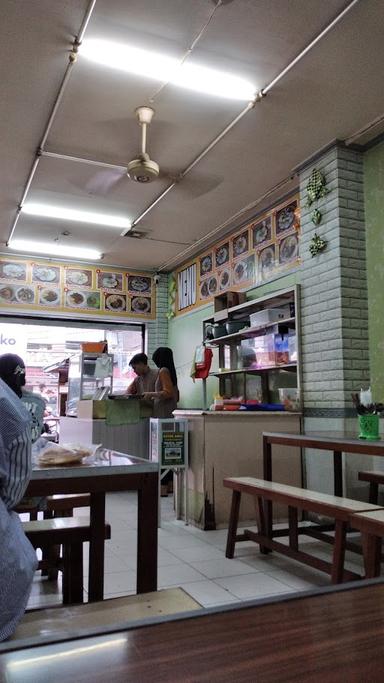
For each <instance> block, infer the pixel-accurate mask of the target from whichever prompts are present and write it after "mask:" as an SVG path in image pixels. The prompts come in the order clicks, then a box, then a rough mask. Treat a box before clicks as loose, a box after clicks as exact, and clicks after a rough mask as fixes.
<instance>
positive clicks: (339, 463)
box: [333, 451, 343, 496]
mask: <svg viewBox="0 0 384 683" xmlns="http://www.w3.org/2000/svg"><path fill="white" fill-rule="evenodd" d="M342 456H343V454H342V452H341V451H334V452H333V486H334V492H335V496H342V495H343V457H342Z"/></svg>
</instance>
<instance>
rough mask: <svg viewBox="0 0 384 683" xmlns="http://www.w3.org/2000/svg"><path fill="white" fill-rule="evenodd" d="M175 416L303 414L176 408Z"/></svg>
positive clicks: (275, 411)
mask: <svg viewBox="0 0 384 683" xmlns="http://www.w3.org/2000/svg"><path fill="white" fill-rule="evenodd" d="M173 414H174V416H175V417H202V416H204V417H205V416H207V415H208V416H209V417H212V416H213V417H225V418H226V417H247V418H248V417H265V416H268V415H273V416H274V417H275V416H276V415H279V416H280V417H289V416H291V415H299V416H300V415H301V413H295V412H293V411H288V410H174V411H173Z"/></svg>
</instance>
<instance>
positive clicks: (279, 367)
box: [209, 363, 297, 377]
mask: <svg viewBox="0 0 384 683" xmlns="http://www.w3.org/2000/svg"><path fill="white" fill-rule="evenodd" d="M290 368H297V363H285V364H284V365H268V366H266V367H264V368H241V369H240V370H222V371H221V372H220V370H218V371H217V372H210V373H209V375H210V376H211V375H212V376H213V377H225V376H226V375H241V374H243V375H244V374H248V373H250V374H251V373H252V374H255V375H257V374H258V373H261V372H269V370H285V369H287V370H289V369H290Z"/></svg>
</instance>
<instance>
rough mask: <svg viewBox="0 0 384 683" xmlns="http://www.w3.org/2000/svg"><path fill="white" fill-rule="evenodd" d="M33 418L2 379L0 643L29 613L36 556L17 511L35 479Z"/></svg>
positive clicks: (0, 430)
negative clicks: (32, 461)
mask: <svg viewBox="0 0 384 683" xmlns="http://www.w3.org/2000/svg"><path fill="white" fill-rule="evenodd" d="M31 468H32V465H31V417H30V414H29V413H28V411H27V410H26V408H25V407H24V406H23V404H22V402H21V400H20V399H19V398H18V397H17V396H16V394H15V393H14V392H13V391H12V390H11V389H10V388H9V387H8V386H7V385H6V384H5V382H3V381H2V380H1V379H0V641H1V640H6V638H9V637H10V636H11V635H12V633H13V632H14V630H15V628H16V626H17V624H18V622H19V621H20V619H21V617H22V616H23V614H24V612H25V608H26V605H27V602H28V598H29V594H30V590H31V586H32V581H33V575H34V572H35V570H36V568H37V558H36V553H35V551H34V549H33V547H32V545H31V544H30V542H29V541H28V539H27V537H26V536H25V534H24V531H23V528H22V525H21V522H20V519H19V516H18V515H17V513H16V512H14V511H13V510H14V508H15V507H16V505H17V504H18V503H19V502H20V500H21V499H22V497H23V495H24V492H25V489H26V488H27V485H28V481H29V479H30V476H31Z"/></svg>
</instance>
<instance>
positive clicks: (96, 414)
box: [77, 399, 107, 420]
mask: <svg viewBox="0 0 384 683" xmlns="http://www.w3.org/2000/svg"><path fill="white" fill-rule="evenodd" d="M106 416H107V401H93V400H92V399H89V400H83V401H79V402H78V404H77V417H83V418H86V419H88V420H99V419H105V418H106Z"/></svg>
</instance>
